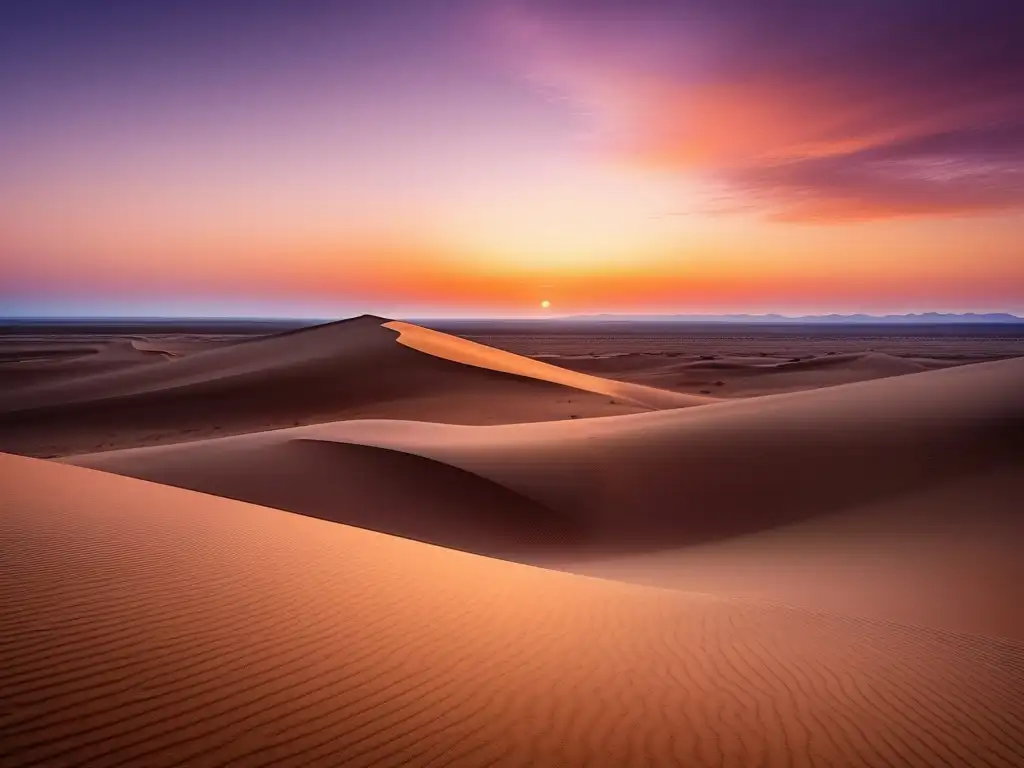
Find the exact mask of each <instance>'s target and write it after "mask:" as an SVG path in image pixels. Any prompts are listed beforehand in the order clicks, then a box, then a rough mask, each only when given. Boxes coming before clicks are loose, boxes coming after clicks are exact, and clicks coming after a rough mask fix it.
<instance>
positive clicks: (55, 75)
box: [0, 0, 1024, 317]
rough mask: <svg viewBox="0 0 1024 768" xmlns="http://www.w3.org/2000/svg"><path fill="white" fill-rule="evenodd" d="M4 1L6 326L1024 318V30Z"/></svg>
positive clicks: (818, 8) (854, 15) (727, 15)
mask: <svg viewBox="0 0 1024 768" xmlns="http://www.w3.org/2000/svg"><path fill="white" fill-rule="evenodd" d="M0 5H2V9H3V23H2V24H0V316H12V315H36V316H54V315H70V316H83V315H103V316H112V315H136V316H156V315H171V316H174V315H181V316H245V317H255V316H289V317H338V316H345V315H349V314H356V313H359V312H374V313H376V314H381V315H388V316H396V317H402V316H405V317H409V316H413V317H415V316H419V317H425V316H434V317H442V316H450V317H459V316H544V315H562V314H574V313H593V312H612V313H614V312H622V313H631V314H636V313H644V312H650V313H661V314H663V313H666V312H679V313H711V312H723V313H732V312H750V313H761V312H782V313H785V314H814V313H822V312H871V313H888V312H916V311H953V312H963V311H1009V312H1015V313H1020V314H1024V3H1021V2H1019V0H847V1H846V2H844V1H843V0H831V1H830V2H820V0H671V1H670V0H659V1H656V0H374V2H365V3H357V2H340V1H338V0H335V1H330V2H328V1H326V0H279V1H278V2H270V1H269V0H246V1H245V2H233V1H228V0H202V1H201V2H199V1H194V0H177V1H176V2H138V1H137V0H131V1H127V0H91V1H90V2H82V1H81V0H65V1H63V2H59V1H57V0H24V1H23V2H19V1H18V0H2V2H0ZM541 302H548V303H549V304H550V306H549V307H547V308H542V307H541Z"/></svg>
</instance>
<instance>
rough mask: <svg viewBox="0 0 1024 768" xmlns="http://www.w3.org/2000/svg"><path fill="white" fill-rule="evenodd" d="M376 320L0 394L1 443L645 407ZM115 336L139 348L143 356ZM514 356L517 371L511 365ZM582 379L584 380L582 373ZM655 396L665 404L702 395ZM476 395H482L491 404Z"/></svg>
mask: <svg viewBox="0 0 1024 768" xmlns="http://www.w3.org/2000/svg"><path fill="white" fill-rule="evenodd" d="M383 322H384V321H383V320H382V319H381V318H377V317H370V316H364V317H360V318H355V319H353V320H348V321H341V322H338V323H329V324H326V325H321V326H316V327H313V328H306V329H301V330H298V331H291V332H288V333H283V334H279V335H276V336H271V337H263V338H259V339H255V340H252V341H246V342H241V343H237V344H231V345H227V346H220V347H216V348H212V349H208V350H203V351H198V352H194V353H192V354H189V355H187V356H184V357H179V358H174V359H162V360H161V361H160V362H158V363H154V364H150V365H146V366H141V367H133V368H131V369H129V370H123V371H113V372H108V373H99V374H95V375H89V376H82V377H76V378H74V379H69V380H61V381H57V382H53V383H51V384H50V385H46V386H36V387H32V388H31V389H22V390H19V391H15V392H7V393H0V448H4V449H6V450H12V451H15V452H26V453H33V452H35V453H41V454H45V455H63V454H67V453H78V452H82V451H83V450H89V449H90V448H93V449H95V440H96V436H97V435H98V434H99V435H102V436H106V437H107V440H106V442H107V443H109V445H111V446H123V445H126V444H127V445H132V444H146V443H147V442H148V443H152V442H160V441H161V440H162V439H163V438H166V437H167V436H168V435H170V436H172V437H174V436H177V438H178V439H190V438H194V437H196V436H197V435H200V436H201V435H204V434H205V435H208V434H213V433H214V430H215V429H216V428H220V429H223V430H224V431H226V432H229V433H230V432H245V431H253V430H257V429H268V428H274V427H283V426H291V425H293V424H296V423H301V422H304V421H305V422H320V421H330V420H335V419H341V418H349V417H351V416H352V415H375V416H395V417H398V418H414V419H425V420H430V419H439V420H447V421H454V422H466V421H468V422H469V423H474V422H475V421H476V420H478V419H481V418H484V419H495V420H498V421H531V420H543V419H547V418H569V417H570V416H578V415H583V416H592V415H608V414H614V413H624V412H625V413H630V412H637V411H642V410H645V409H646V408H647V407H648V406H647V405H644V404H640V403H639V402H638V401H636V400H635V398H634V399H631V400H629V401H628V402H627V401H626V400H625V399H623V401H621V402H610V400H609V398H608V397H607V395H606V393H605V392H603V391H602V392H599V393H598V392H596V391H589V390H586V391H584V390H580V389H578V388H575V387H573V385H572V383H571V381H570V379H571V378H572V377H574V376H576V377H580V375H579V374H574V373H571V372H568V371H565V372H563V373H564V374H565V376H564V377H562V378H563V379H565V380H564V381H559V382H555V381H554V379H553V378H552V377H551V376H548V378H537V377H535V376H532V375H531V372H532V371H533V369H532V362H533V361H530V360H528V359H526V358H516V356H514V355H509V356H507V358H506V357H503V358H502V361H503V363H502V366H500V370H495V369H492V368H489V367H488V366H487V365H486V362H487V361H486V360H483V359H481V360H477V361H470V362H469V364H462V363H460V362H453V361H452V360H448V359H443V358H442V357H437V356H435V355H433V354H430V353H429V352H428V353H426V354H425V353H423V352H419V351H416V350H415V349H413V348H411V347H409V346H406V345H403V344H399V343H397V341H396V339H397V333H396V331H394V330H392V329H390V328H386V327H382V323H383ZM410 328H412V327H410ZM410 332H411V331H410ZM442 336H443V334H442ZM467 343H468V342H467ZM125 344H126V345H127V346H128V347H130V348H131V349H132V351H133V352H134V353H135V354H137V355H149V356H153V355H152V353H144V352H140V351H138V350H137V349H135V348H134V347H131V344H130V343H129V342H125ZM452 344H453V345H455V346H457V344H456V342H455V341H453V342H452ZM484 349H486V348H484ZM495 352H496V351H495ZM158 357H162V356H158ZM508 358H512V361H511V362H510V361H509V359H508ZM516 360H519V361H521V370H518V369H516V366H515V365H513V364H512V363H514V362H515V361H516ZM547 368H550V369H551V370H553V371H558V370H560V369H556V368H554V367H552V366H547ZM566 377H568V378H566ZM555 378H558V377H557V376H556V377H555ZM580 378H581V380H582V379H585V380H586V382H584V383H588V384H592V382H591V379H592V377H580ZM609 386H610V387H612V389H614V388H615V387H618V386H623V387H626V389H627V390H628V389H629V388H628V386H627V385H617V384H614V383H609ZM638 389H639V390H642V391H643V392H653V393H655V394H656V393H657V390H650V389H648V388H642V387H641V388H638ZM629 391H632V390H629ZM665 395H666V397H668V398H669V399H672V398H675V400H673V401H672V402H673V403H674V404H675V405H682V404H691V405H692V404H700V403H703V402H705V401H704V400H699V399H698V400H693V399H687V398H686V397H685V396H682V395H675V394H672V393H665ZM482 401H487V402H489V403H490V404H491V405H492V408H491V410H490V412H488V411H487V409H484V408H481V402H482ZM652 402H653V401H652ZM666 402H667V401H666ZM368 412H369V413H368ZM87 441H92V442H91V443H90V442H87ZM103 447H106V446H103Z"/></svg>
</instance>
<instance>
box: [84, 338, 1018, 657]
mask: <svg viewBox="0 0 1024 768" xmlns="http://www.w3.org/2000/svg"><path fill="white" fill-rule="evenodd" d="M1021 391H1024V358H1019V359H1013V360H1005V361H998V362H992V363H981V364H976V365H970V366H963V367H958V368H950V369H945V370H939V371H931V372H925V373H919V374H913V375H909V376H901V377H898V378H890V379H884V380H876V381H871V382H862V383H857V384H850V385H845V386H839V387H834V388H829V389H824V390H816V391H811V392H803V393H796V394H788V395H778V396H774V397H766V398H759V399H757V400H747V401H730V402H724V403H720V404H715V405H708V406H704V407H702V408H692V409H684V410H674V411H661V412H654V413H646V414H636V415H630V416H620V417H614V418H606V419H590V420H585V421H564V422H548V423H539V424H518V425H507V426H495V427H459V426H451V425H443V424H426V423H415V422H401V421H374V420H368V421H351V422H339V423H335V424H324V425H317V426H310V427H301V428H296V429H287V430H279V431H271V432H263V433H258V434H252V435H245V436H238V437H231V438H224V439H220V440H209V441H198V442H192V443H186V444H180V445H174V446H165V447H153V448H140V449H135V450H126V451H110V452H105V453H99V454H93V455H87V456H80V457H75V458H73V459H72V460H71V461H73V462H74V463H77V464H80V465H82V466H88V467H93V468H98V469H104V470H107V471H110V472H116V473H120V474H125V475H131V476H135V477H140V478H145V479H148V480H154V481H157V482H160V483H166V484H170V485H175V486H180V487H184V488H190V489H194V490H200V491H205V492H208V493H214V494H217V495H222V496H228V497H231V498H236V499H240V500H244V501H250V502H254V503H259V504H263V505H268V506H275V507H279V508H281V509H286V510H290V511H295V512H302V513H304V514H308V515H313V516H317V517H322V518H326V519H329V520H334V521H338V522H344V523H350V524H355V525H359V526H362V527H366V528H372V529H376V530H381V531H385V532H387V533H393V534H398V535H402V536H407V537H410V538H416V539H420V540H424V541H429V542H433V543H438V544H443V545H445V546H450V547H457V548H461V549H467V550H470V551H475V552H480V553H486V554H491V555H500V556H502V557H506V558H509V559H514V560H519V561H523V562H531V563H543V564H545V565H555V566H558V567H561V568H566V569H569V570H575V571H582V572H587V573H595V574H599V575H606V576H616V577H622V578H629V579H631V580H634V581H640V582H644V583H650V584H657V585H661V586H671V587H675V588H682V589H708V588H713V589H714V591H722V592H725V593H729V594H741V595H743V594H756V595H760V596H764V597H771V598H772V599H776V600H780V601H783V602H793V603H798V604H806V605H814V606H822V605H826V606H828V605H831V606H833V607H838V608H840V609H842V610H847V611H849V612H853V613H858V614H866V615H877V616H885V617H889V618H904V619H908V620H915V621H921V622H926V623H929V624H934V625H936V626H945V627H949V628H957V629H970V630H973V631H984V632H991V633H995V634H1001V635H1012V636H1019V637H1022V638H1024V618H1021V617H1020V616H1019V612H1018V611H1016V610H1015V608H1014V605H1015V601H1016V597H1015V595H1016V586H1015V585H1016V584H1018V583H1019V582H1020V580H1021V579H1024V565H1021V563H1020V558H1019V557H1017V556H1016V555H1015V554H1014V553H1012V552H1010V551H1009V550H1007V548H1006V542H1007V541H1019V540H1020V539H1021V537H1024V520H1022V519H1021V517H1020V515H1019V514H1018V513H1017V500H1018V499H1019V494H1020V492H1021V491H1022V490H1024V486H1022V484H1021V481H1020V479H1019V478H1020V477H1021V473H1022V469H1024V467H1022V465H1021V456H1022V455H1024V426H1022V425H1024V400H1022V398H1021V397H1020V392H1021ZM383 498H387V499H389V500H390V501H389V504H388V505H386V510H385V511H380V512H378V511H373V510H371V509H370V508H369V507H367V506H360V505H355V506H353V505H347V504H343V503H341V501H340V500H341V499H352V500H361V499H383ZM485 498H486V499H491V500H492V501H488V502H486V503H484V502H482V501H481V500H482V499H485ZM442 509H443V510H445V511H444V513H443V514H442V513H439V510H442ZM483 510H488V511H487V512H486V513H484V512H483ZM805 521H806V522H807V524H808V525H809V526H810V530H812V531H813V530H817V531H819V534H820V536H819V539H820V540H819V541H817V542H815V540H814V539H813V537H812V538H810V539H808V538H807V534H806V530H807V529H806V528H801V527H800V524H801V523H803V522H805ZM844 521H845V522H844ZM900 525H902V526H903V527H902V528H900ZM786 526H789V527H786ZM829 526H833V528H830V527H829ZM780 527H781V528H780ZM775 529H780V530H779V531H775V532H774V533H772V534H771V536H769V537H768V538H765V539H759V540H756V541H755V543H751V539H750V537H751V536H755V537H756V536H757V535H758V534H761V533H767V532H772V531H774V530H775ZM830 530H831V531H832V534H831V535H830V534H828V533H822V531H825V532H827V531H830ZM858 530H859V531H861V533H862V534H863V537H862V539H861V541H860V545H859V548H855V547H854V546H853V545H852V544H851V542H852V539H851V532H856V531H858ZM968 541H972V542H973V544H971V545H970V546H968V545H966V544H965V542H968ZM713 542H726V543H728V542H732V543H728V546H725V545H723V546H722V547H719V548H718V549H716V550H711V551H710V554H709V550H707V549H706V548H705V549H694V548H695V547H698V546H699V545H706V544H709V543H713ZM736 542H739V543H736ZM723 547H724V548H723ZM987 550H990V551H991V552H992V553H993V556H992V557H990V558H986V557H984V552H986V551H987ZM826 552H830V553H831V555H832V556H831V557H830V558H829V557H824V554H825V553H826ZM879 552H885V553H887V554H886V555H885V556H882V555H880V554H878V553H879ZM651 553H657V554H656V555H652V554H651ZM843 553H846V557H845V559H844V557H843V556H842V554H843ZM851 558H852V559H851ZM825 560H828V562H830V563H831V567H829V568H825V567H820V566H821V564H822V563H823V562H824V561H825ZM780 564H781V565H787V564H788V566H789V568H790V570H789V571H788V573H789V574H790V575H789V577H786V576H785V575H784V574H786V573H787V570H786V569H785V568H782V569H781V570H780V569H778V568H776V566H778V565H780ZM957 566H959V567H960V569H961V570H957V569H956V568H957ZM801 567H803V568H804V569H805V570H803V571H801V570H800V569H801ZM844 568H845V570H844ZM744 574H745V575H744ZM815 574H816V575H815ZM827 574H831V576H830V578H831V579H833V580H835V581H836V583H837V588H836V589H835V590H830V589H827V588H822V589H820V590H817V591H815V590H813V589H808V588H807V587H806V586H805V584H804V582H805V581H806V579H807V578H811V579H814V578H818V579H824V578H825V576H826V575H827ZM933 577H934V578H933ZM891 580H898V581H899V584H901V585H902V587H900V588H897V589H893V590H890V591H888V592H886V593H885V594H886V595H887V599H883V600H877V599H876V598H877V596H878V594H879V592H880V591H884V589H885V584H886V583H887V582H888V581H891ZM951 580H953V581H955V587H956V588H955V589H954V590H953V591H952V592H950V591H949V589H950V581H951ZM822 583H823V582H822ZM770 585H774V589H772V588H768V587H770ZM766 588H767V589H766ZM947 594H948V595H952V594H955V595H957V599H955V600H954V599H949V598H948V597H947Z"/></svg>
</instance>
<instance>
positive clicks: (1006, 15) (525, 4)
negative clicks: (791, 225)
mask: <svg viewBox="0 0 1024 768" xmlns="http://www.w3.org/2000/svg"><path fill="white" fill-rule="evenodd" d="M502 20H503V29H504V30H505V33H506V34H507V35H508V37H509V39H511V40H512V41H513V42H514V43H515V46H516V49H517V50H518V51H519V55H520V57H521V63H522V64H523V66H524V67H525V68H526V71H528V73H529V74H530V76H531V77H533V78H534V79H535V80H536V81H537V82H538V83H542V84H543V85H544V87H546V88H549V89H555V90H560V91H561V92H562V93H564V94H565V95H566V96H567V97H568V98H569V99H570V100H572V101H573V102H575V103H576V104H577V105H578V106H579V108H580V111H581V113H583V114H589V115H591V116H592V117H593V119H595V120H596V127H597V129H598V130H599V131H600V132H601V136H602V140H603V141H604V142H605V144H606V145H607V148H609V149H611V150H613V151H615V152H618V153H620V154H622V155H624V156H627V157H629V158H631V159H632V160H634V161H636V162H640V163H647V164H651V165H654V166H657V167H661V168H667V169H678V170H679V171H684V172H687V173H690V174H702V175H705V176H706V177H708V178H709V179H713V180H715V181H716V182H718V183H725V184H726V185H727V186H728V188H729V189H731V190H732V194H734V195H735V196H736V197H737V203H738V204H743V205H745V204H749V203H750V202H751V201H755V202H756V203H758V204H759V205H760V206H761V207H763V208H764V209H765V210H767V211H768V212H769V213H770V214H771V215H772V216H776V217H781V218H786V219H815V220H820V219H835V218H839V219H849V218H876V217H886V216H903V215H922V214H940V213H950V212H957V213H965V212H974V211H986V210H992V209H1004V208H1014V207H1024V171H1022V167H1024V163H1022V160H1024V96H1022V94H1024V4H1021V3H1018V2H1014V0H944V1H943V2H938V1H937V0H858V1H857V2H838V1H837V2H828V3H826V2H820V0H676V1H675V2H656V1H655V0H549V1H546V2H539V1H538V2H534V1H532V0H518V1H517V2H514V3H513V4H512V5H509V6H506V7H505V13H504V14H503V16H502Z"/></svg>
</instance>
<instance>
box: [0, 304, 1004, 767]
mask: <svg viewBox="0 0 1024 768" xmlns="http://www.w3.org/2000/svg"><path fill="white" fill-rule="evenodd" d="M0 451H2V452H3V453H2V454H0V489H2V491H0V535H2V537H3V549H2V551H0V557H2V560H3V565H2V568H0V606H2V623H0V645H2V647H3V664H2V666H0V696H2V699H0V734H2V739H0V763H2V764H3V765H4V766H8V765H10V766H64V765H66V766H75V765H105V766H128V765H146V766H174V765H202V766H227V765H246V766H250V765H253V766H255V765H310V764H320V765H332V766H334V765H341V766H349V765H351V766H360V765H366V766H370V765H420V766H428V765H432V766H443V765H466V766H482V765H523V766H555V765H572V766H576V765H580V766H583V765H589V766H606V765H607V766H626V765H636V766H652V765H656V766H660V765H680V766H804V765H806V766H911V765H919V766H1003V767H1005V768H1013V767H1014V766H1019V765H1022V764H1024V611H1022V610H1021V606H1022V604H1024V592H1022V584H1024V501H1022V499H1024V329H1022V328H1021V327H1020V326H1004V327H999V326H978V327H971V326H967V325H965V326H921V327H915V326H908V327H898V328H895V327H844V326H788V327H776V326H754V325H749V326H748V325H724V324H723V325H715V324H709V325H678V324H644V323H607V322H588V323H582V322H577V323H574V322H571V321H561V322H556V321H531V322H527V321H520V322H497V321H486V322H485V321H459V322H455V321H449V322H447V323H430V322H413V321H393V320H389V319H387V318H381V317H374V316H360V317H356V318H352V319H348V320H343V321H337V322H330V323H324V324H319V325H315V326H304V325H301V324H298V323H296V324H291V325H282V324H273V323H255V322H242V321H239V322H226V321H225V322H212V321H211V322H206V323H202V322H198V321H196V322H184V321H182V322H174V323H171V322H165V323H153V322H143V321H139V322H137V323H124V322H122V323H106V324H103V323H95V322H94V323H89V324H78V323H63V324H59V323H51V324H39V323H35V324H32V323H22V324H12V325H9V326H7V327H5V328H3V330H2V333H0Z"/></svg>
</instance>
